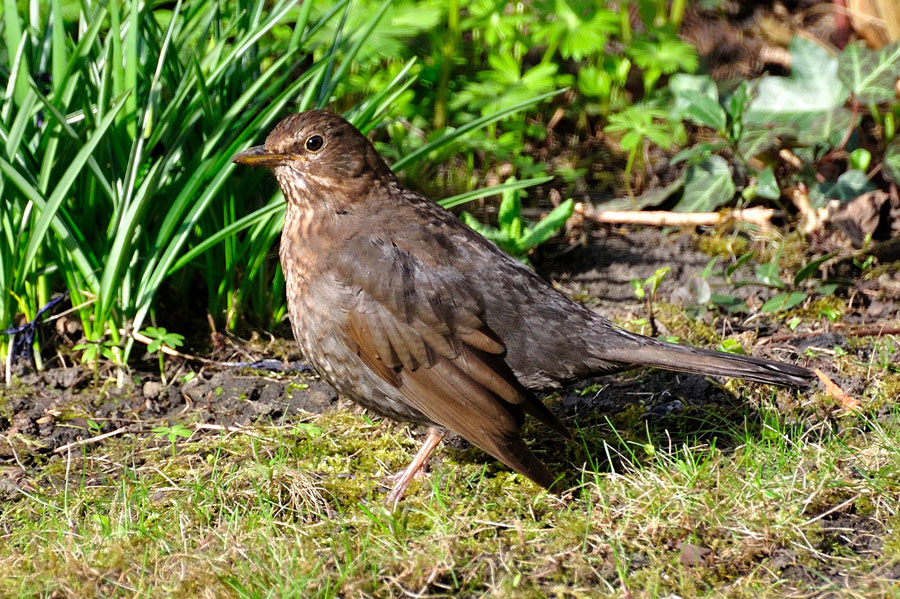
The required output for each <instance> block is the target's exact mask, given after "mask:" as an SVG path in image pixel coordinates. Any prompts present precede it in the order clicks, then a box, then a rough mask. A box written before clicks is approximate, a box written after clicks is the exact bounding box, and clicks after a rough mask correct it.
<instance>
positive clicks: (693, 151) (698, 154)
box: [669, 141, 728, 166]
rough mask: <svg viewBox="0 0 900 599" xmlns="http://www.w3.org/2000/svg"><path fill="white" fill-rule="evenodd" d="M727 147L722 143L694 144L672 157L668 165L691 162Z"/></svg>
mask: <svg viewBox="0 0 900 599" xmlns="http://www.w3.org/2000/svg"><path fill="white" fill-rule="evenodd" d="M727 147H728V144H727V143H725V142H724V141H708V142H703V143H699V144H695V145H693V146H691V147H689V148H685V149H683V150H681V151H680V152H678V153H677V154H675V155H674V156H672V159H671V160H670V161H669V164H670V165H673V166H674V165H676V164H678V163H679V162H684V161H688V162H693V161H694V159H696V158H705V157H707V156H709V155H710V154H712V153H714V152H717V151H719V150H722V149H725V148H727Z"/></svg>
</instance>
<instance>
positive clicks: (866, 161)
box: [850, 148, 872, 172]
mask: <svg viewBox="0 0 900 599" xmlns="http://www.w3.org/2000/svg"><path fill="white" fill-rule="evenodd" d="M871 164H872V153H871V152H870V151H868V150H867V149H865V148H856V149H855V150H853V151H852V152H850V169H851V170H857V171H863V172H866V171H867V170H869V165H871Z"/></svg>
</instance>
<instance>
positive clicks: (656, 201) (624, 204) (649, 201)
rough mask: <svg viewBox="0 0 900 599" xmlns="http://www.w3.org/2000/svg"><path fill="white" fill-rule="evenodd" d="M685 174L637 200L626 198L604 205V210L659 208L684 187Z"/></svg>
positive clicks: (645, 193)
mask: <svg viewBox="0 0 900 599" xmlns="http://www.w3.org/2000/svg"><path fill="white" fill-rule="evenodd" d="M684 179H685V176H684V173H682V174H681V176H679V177H678V178H677V179H675V180H674V181H672V182H671V183H669V184H668V185H666V186H665V187H658V188H656V189H651V190H650V191H647V192H644V193H642V194H641V195H639V196H638V197H636V198H631V197H624V198H616V199H614V200H609V201H608V202H604V203H603V209H604V210H641V209H642V208H648V207H650V206H659V205H660V204H662V203H663V202H665V201H666V200H668V199H669V198H670V197H672V196H673V195H674V194H676V193H678V191H679V190H680V189H681V188H682V187H684Z"/></svg>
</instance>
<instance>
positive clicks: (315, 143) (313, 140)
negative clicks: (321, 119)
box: [306, 135, 325, 152]
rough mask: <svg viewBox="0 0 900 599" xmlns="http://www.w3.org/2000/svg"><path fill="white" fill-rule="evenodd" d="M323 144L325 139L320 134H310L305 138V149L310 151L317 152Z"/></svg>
mask: <svg viewBox="0 0 900 599" xmlns="http://www.w3.org/2000/svg"><path fill="white" fill-rule="evenodd" d="M323 145H325V140H324V139H322V136H321V135H310V136H309V138H308V139H307V140H306V149H307V150H308V151H310V152H318V151H319V150H321V149H322V146H323Z"/></svg>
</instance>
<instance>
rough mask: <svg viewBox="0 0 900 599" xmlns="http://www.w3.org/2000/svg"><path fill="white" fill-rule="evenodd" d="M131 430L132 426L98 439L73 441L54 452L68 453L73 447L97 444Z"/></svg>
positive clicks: (121, 428) (97, 437)
mask: <svg viewBox="0 0 900 599" xmlns="http://www.w3.org/2000/svg"><path fill="white" fill-rule="evenodd" d="M130 429H131V426H121V427H119V428H117V429H116V430H114V431H109V432H108V433H103V434H102V435H97V436H96V437H91V438H89V439H80V440H78V441H72V442H71V443H66V444H65V445H60V446H59V447H57V448H56V449H54V450H53V453H62V452H64V451H68V450H70V449H72V448H73V447H80V446H82V445H90V444H92V443H97V442H99V441H102V440H103V439H108V438H109V437H115V436H116V435H119V434H121V433H124V432H128V431H129V430H130Z"/></svg>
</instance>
